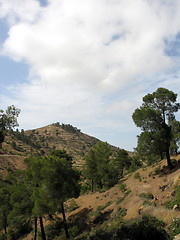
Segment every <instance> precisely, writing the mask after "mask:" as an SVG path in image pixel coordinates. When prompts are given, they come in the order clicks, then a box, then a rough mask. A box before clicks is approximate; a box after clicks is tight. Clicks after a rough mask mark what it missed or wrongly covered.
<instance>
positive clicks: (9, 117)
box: [0, 105, 20, 144]
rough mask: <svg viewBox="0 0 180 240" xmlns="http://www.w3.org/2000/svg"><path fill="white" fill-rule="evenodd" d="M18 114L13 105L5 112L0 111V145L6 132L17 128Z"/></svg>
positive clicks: (18, 111)
mask: <svg viewBox="0 0 180 240" xmlns="http://www.w3.org/2000/svg"><path fill="white" fill-rule="evenodd" d="M19 114H20V110H19V109H17V108H16V107H15V106H14V105H12V106H9V107H8V108H7V110H6V111H5V112H4V111H3V110H0V144H1V143H3V142H4V139H5V135H6V132H7V131H8V130H11V129H12V128H14V127H16V126H18V122H17V117H18V116H19Z"/></svg>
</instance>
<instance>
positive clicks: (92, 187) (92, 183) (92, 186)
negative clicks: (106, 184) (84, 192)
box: [91, 178, 94, 192]
mask: <svg viewBox="0 0 180 240" xmlns="http://www.w3.org/2000/svg"><path fill="white" fill-rule="evenodd" d="M91 192H94V179H93V178H92V180H91Z"/></svg>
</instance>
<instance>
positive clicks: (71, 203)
mask: <svg viewBox="0 0 180 240" xmlns="http://www.w3.org/2000/svg"><path fill="white" fill-rule="evenodd" d="M77 208H79V205H78V204H77V202H76V200H75V199H74V198H72V199H71V200H70V201H69V203H68V211H69V212H72V211H74V210H76V209H77Z"/></svg>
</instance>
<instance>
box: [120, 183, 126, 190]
mask: <svg viewBox="0 0 180 240" xmlns="http://www.w3.org/2000/svg"><path fill="white" fill-rule="evenodd" d="M119 189H120V190H121V191H122V192H124V191H125V190H126V184H125V183H122V182H121V183H120V184H119Z"/></svg>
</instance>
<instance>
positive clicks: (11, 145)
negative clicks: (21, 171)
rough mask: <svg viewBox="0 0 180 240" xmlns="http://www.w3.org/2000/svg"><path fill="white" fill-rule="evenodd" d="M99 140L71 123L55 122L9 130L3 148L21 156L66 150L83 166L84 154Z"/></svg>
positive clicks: (77, 163) (6, 151)
mask: <svg viewBox="0 0 180 240" xmlns="http://www.w3.org/2000/svg"><path fill="white" fill-rule="evenodd" d="M97 141H99V140H98V139H97V138H95V137H92V136H89V135H87V134H85V133H82V132H81V131H80V130H79V129H77V128H76V127H73V126H72V125H70V124H62V125H60V124H59V123H55V124H51V125H48V126H45V127H41V128H38V129H33V130H27V131H24V130H21V131H18V130H17V131H15V132H13V131H11V132H9V134H8V136H7V137H6V139H5V142H4V143H3V149H4V150H5V151H4V152H5V153H10V154H11V155H21V156H28V155H30V154H33V155H44V154H48V153H49V152H50V151H51V150H52V149H61V150H66V151H67V153H68V154H69V155H71V156H72V157H73V160H74V161H75V163H76V166H82V164H83V160H84V156H85V155H86V154H87V153H88V151H89V150H90V148H91V147H92V146H93V145H94V144H96V142H97ZM112 148H113V149H117V148H115V147H113V146H112Z"/></svg>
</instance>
